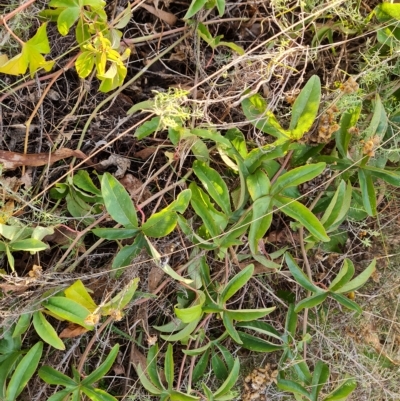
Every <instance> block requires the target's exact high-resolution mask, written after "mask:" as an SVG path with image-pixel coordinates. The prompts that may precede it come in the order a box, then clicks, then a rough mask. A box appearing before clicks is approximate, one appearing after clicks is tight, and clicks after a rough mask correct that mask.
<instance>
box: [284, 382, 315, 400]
mask: <svg viewBox="0 0 400 401" xmlns="http://www.w3.org/2000/svg"><path fill="white" fill-rule="evenodd" d="M278 387H279V388H280V389H281V390H284V391H289V392H291V393H293V394H299V395H301V396H303V397H306V398H307V399H308V400H310V399H311V398H310V394H309V392H308V391H307V390H306V389H305V388H304V387H303V386H302V385H301V384H299V383H296V382H294V381H292V380H284V379H279V380H278Z"/></svg>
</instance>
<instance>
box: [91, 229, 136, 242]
mask: <svg viewBox="0 0 400 401" xmlns="http://www.w3.org/2000/svg"><path fill="white" fill-rule="evenodd" d="M92 232H93V234H95V235H97V236H98V237H100V238H105V239H108V240H119V239H127V238H133V237H134V236H135V235H136V234H137V233H139V232H140V229H139V228H94V229H93V230H92Z"/></svg>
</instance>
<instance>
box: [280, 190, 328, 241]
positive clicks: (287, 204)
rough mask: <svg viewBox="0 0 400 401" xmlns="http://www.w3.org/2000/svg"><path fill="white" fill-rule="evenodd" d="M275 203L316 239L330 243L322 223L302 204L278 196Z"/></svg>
mask: <svg viewBox="0 0 400 401" xmlns="http://www.w3.org/2000/svg"><path fill="white" fill-rule="evenodd" d="M274 203H275V205H276V206H277V207H279V209H280V210H282V212H283V213H285V214H286V215H288V216H289V217H291V218H293V219H295V220H297V221H298V222H300V223H301V224H302V225H303V226H304V227H305V228H306V229H307V230H308V231H309V232H310V233H311V234H312V235H313V236H314V237H315V238H317V239H318V240H320V241H323V242H329V241H330V238H329V237H328V235H327V234H326V232H325V228H324V226H323V225H322V224H321V222H320V221H319V220H318V219H317V217H315V215H314V214H312V213H311V212H310V210H309V209H308V208H306V207H305V206H304V205H302V204H301V203H300V202H297V201H294V200H293V199H291V198H287V197H284V196H278V195H276V196H275V198H274Z"/></svg>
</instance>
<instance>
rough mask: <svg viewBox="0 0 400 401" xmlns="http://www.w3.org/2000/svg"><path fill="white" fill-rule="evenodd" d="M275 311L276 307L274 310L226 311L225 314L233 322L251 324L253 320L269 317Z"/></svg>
mask: <svg viewBox="0 0 400 401" xmlns="http://www.w3.org/2000/svg"><path fill="white" fill-rule="evenodd" d="M274 310H275V306H273V307H272V308H260V309H239V310H232V309H225V311H224V314H225V313H226V314H228V316H229V318H230V319H232V320H237V321H238V322H249V321H251V320H256V319H260V318H262V317H264V316H266V315H269V314H270V313H271V312H273V311H274Z"/></svg>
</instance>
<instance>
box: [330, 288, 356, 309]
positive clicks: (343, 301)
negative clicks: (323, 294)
mask: <svg viewBox="0 0 400 401" xmlns="http://www.w3.org/2000/svg"><path fill="white" fill-rule="evenodd" d="M329 295H330V296H331V297H332V298H333V299H335V300H336V301H338V302H339V303H340V304H342V305H343V306H345V307H346V308H348V309H350V310H353V311H355V312H357V313H360V314H361V313H362V309H361V308H360V307H359V306H358V305H357V304H356V303H355V302H354V301H352V300H351V299H349V298H347V297H345V296H344V295H342V294H338V293H336V292H331V293H330V294H329Z"/></svg>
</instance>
